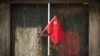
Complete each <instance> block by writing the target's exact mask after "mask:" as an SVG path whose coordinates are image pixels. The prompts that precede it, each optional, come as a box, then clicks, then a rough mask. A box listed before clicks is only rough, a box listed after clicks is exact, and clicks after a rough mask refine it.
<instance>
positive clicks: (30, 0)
mask: <svg viewBox="0 0 100 56" xmlns="http://www.w3.org/2000/svg"><path fill="white" fill-rule="evenodd" d="M1 2H6V3H7V2H8V3H48V2H50V3H84V2H86V3H87V2H88V3H97V2H98V0H2V1H1Z"/></svg>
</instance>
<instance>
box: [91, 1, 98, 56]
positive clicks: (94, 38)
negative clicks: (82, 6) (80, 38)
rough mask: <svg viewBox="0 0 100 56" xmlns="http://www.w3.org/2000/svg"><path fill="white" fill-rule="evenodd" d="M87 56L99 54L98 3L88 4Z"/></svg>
mask: <svg viewBox="0 0 100 56" xmlns="http://www.w3.org/2000/svg"><path fill="white" fill-rule="evenodd" d="M89 56H100V4H96V3H94V4H90V5H89Z"/></svg>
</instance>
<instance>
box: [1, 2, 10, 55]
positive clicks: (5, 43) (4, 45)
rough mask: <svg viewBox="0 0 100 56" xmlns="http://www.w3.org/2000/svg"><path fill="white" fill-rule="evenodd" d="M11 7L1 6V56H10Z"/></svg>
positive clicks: (2, 4) (3, 4)
mask: <svg viewBox="0 0 100 56" xmlns="http://www.w3.org/2000/svg"><path fill="white" fill-rule="evenodd" d="M9 12H10V6H9V4H5V3H1V4H0V56H10V31H9V30H10V27H9V26H10V13H9Z"/></svg>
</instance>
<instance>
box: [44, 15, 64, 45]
mask: <svg viewBox="0 0 100 56" xmlns="http://www.w3.org/2000/svg"><path fill="white" fill-rule="evenodd" d="M45 30H46V31H47V32H48V34H49V36H50V39H51V41H52V42H53V44H55V45H56V44H57V43H59V42H60V41H61V40H62V38H63V31H62V28H61V26H60V22H59V20H58V18H57V17H56V16H54V17H53V18H52V19H51V21H50V22H49V23H48V25H47V26H46V28H45Z"/></svg>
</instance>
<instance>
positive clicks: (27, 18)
mask: <svg viewBox="0 0 100 56" xmlns="http://www.w3.org/2000/svg"><path fill="white" fill-rule="evenodd" d="M50 10H51V12H50V13H51V18H52V17H53V16H54V15H56V16H57V17H58V18H59V20H60V22H61V26H62V28H63V31H64V33H65V34H64V35H65V37H64V38H63V40H62V41H61V42H60V43H59V44H58V45H53V44H52V42H51V45H50V46H51V47H50V50H51V51H50V54H51V56H88V5H86V4H51V9H50ZM47 13H48V12H47V4H24V5H23V4H15V5H12V7H11V40H12V42H11V49H12V51H11V54H12V53H13V54H12V55H11V56H14V55H15V56H32V55H33V56H47V36H43V37H42V38H41V40H40V41H39V42H36V40H37V39H38V36H39V33H40V32H41V31H42V30H43V29H44V27H45V26H46V25H47ZM41 50H42V51H41Z"/></svg>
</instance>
